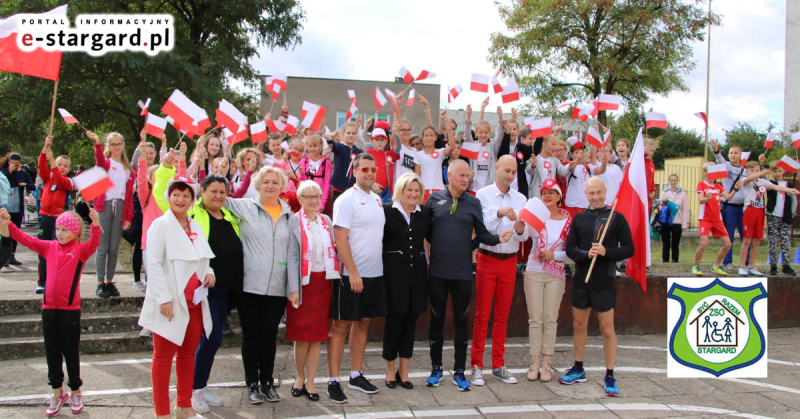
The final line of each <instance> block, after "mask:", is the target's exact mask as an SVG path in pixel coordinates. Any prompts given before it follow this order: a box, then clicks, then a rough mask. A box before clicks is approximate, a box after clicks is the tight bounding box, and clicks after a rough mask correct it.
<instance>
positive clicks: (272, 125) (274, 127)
mask: <svg viewBox="0 0 800 419" xmlns="http://www.w3.org/2000/svg"><path fill="white" fill-rule="evenodd" d="M267 128H269V132H281V131H283V130H285V129H286V124H284V123H283V122H281V121H278V120H277V119H276V120H274V121H267Z"/></svg>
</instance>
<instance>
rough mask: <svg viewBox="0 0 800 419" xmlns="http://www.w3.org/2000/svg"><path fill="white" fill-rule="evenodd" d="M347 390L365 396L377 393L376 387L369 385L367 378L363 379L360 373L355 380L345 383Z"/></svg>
mask: <svg viewBox="0 0 800 419" xmlns="http://www.w3.org/2000/svg"><path fill="white" fill-rule="evenodd" d="M347 388H349V389H351V390H358V391H360V392H363V393H367V394H375V393H377V392H378V387H375V386H374V385H372V383H370V382H369V380H367V377H364V374H362V373H358V377H356V378H351V379H350V381H349V382H348V383H347Z"/></svg>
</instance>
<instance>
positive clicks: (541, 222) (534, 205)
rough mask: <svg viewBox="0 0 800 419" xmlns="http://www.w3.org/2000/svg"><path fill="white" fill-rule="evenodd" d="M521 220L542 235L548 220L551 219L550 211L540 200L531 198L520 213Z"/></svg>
mask: <svg viewBox="0 0 800 419" xmlns="http://www.w3.org/2000/svg"><path fill="white" fill-rule="evenodd" d="M519 218H520V219H521V220H522V221H524V222H526V223H527V224H528V225H529V226H531V227H533V229H534V230H536V232H537V233H541V232H542V230H543V229H544V226H545V224H546V223H547V220H549V219H550V210H549V209H547V207H546V206H545V205H544V202H542V201H541V200H540V199H539V198H531V199H529V200H528V203H526V204H525V208H523V209H522V211H520V212H519Z"/></svg>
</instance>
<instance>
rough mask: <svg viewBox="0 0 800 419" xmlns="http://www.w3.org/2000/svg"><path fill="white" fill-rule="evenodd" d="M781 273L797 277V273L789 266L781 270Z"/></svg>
mask: <svg viewBox="0 0 800 419" xmlns="http://www.w3.org/2000/svg"><path fill="white" fill-rule="evenodd" d="M781 272H783V273H785V274H786V275H791V276H795V275H797V273H795V271H794V269H792V268H791V266H789V265H783V269H782V270H781Z"/></svg>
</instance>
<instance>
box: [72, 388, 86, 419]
mask: <svg viewBox="0 0 800 419" xmlns="http://www.w3.org/2000/svg"><path fill="white" fill-rule="evenodd" d="M69 405H70V408H72V413H73V414H76V415H77V414H78V413H81V412H83V395H81V392H80V391H78V392H74V391H73V392H72V393H70V400H69Z"/></svg>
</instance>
